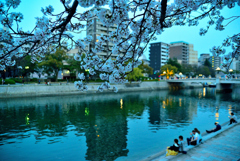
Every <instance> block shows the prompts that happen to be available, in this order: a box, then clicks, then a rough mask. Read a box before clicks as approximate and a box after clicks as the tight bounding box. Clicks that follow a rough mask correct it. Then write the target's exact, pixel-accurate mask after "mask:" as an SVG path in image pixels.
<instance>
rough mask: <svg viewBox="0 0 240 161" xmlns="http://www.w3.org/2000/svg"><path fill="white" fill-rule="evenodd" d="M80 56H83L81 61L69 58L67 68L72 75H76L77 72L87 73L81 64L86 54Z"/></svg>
mask: <svg viewBox="0 0 240 161" xmlns="http://www.w3.org/2000/svg"><path fill="white" fill-rule="evenodd" d="M79 55H81V61H76V60H75V59H74V58H73V57H69V59H68V60H67V64H68V65H66V66H65V68H67V69H68V70H69V71H70V74H76V72H79V73H85V70H84V69H82V68H81V66H80V64H81V63H82V62H83V59H84V58H85V54H79Z"/></svg>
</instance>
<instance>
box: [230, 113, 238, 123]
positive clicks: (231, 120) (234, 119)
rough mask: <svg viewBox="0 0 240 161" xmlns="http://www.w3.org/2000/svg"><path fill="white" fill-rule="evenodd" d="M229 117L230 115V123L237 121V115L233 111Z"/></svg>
mask: <svg viewBox="0 0 240 161" xmlns="http://www.w3.org/2000/svg"><path fill="white" fill-rule="evenodd" d="M228 117H229V119H230V123H229V125H231V124H232V123H237V116H236V115H234V113H233V112H232V113H231V116H228Z"/></svg>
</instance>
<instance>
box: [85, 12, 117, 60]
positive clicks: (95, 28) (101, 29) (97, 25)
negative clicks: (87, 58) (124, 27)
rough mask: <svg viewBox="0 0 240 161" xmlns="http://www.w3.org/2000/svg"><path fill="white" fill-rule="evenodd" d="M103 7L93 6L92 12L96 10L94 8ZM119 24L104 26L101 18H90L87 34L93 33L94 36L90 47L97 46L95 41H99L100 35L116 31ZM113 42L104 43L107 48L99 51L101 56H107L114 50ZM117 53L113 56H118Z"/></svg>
mask: <svg viewBox="0 0 240 161" xmlns="http://www.w3.org/2000/svg"><path fill="white" fill-rule="evenodd" d="M99 9H103V8H93V9H91V10H90V12H92V13H93V12H94V10H99ZM116 29H117V25H115V24H114V25H112V26H110V27H107V26H104V25H103V23H102V22H101V21H100V20H99V18H98V17H97V16H95V17H91V18H88V20H87V35H91V36H92V38H93V41H92V43H91V44H90V45H89V49H91V48H94V47H95V42H98V36H100V35H109V34H110V32H112V31H116ZM113 45H114V44H113V43H110V42H107V43H105V44H104V45H103V47H105V50H104V51H103V52H99V53H97V55H98V56H99V57H100V58H106V57H107V56H108V55H109V54H110V52H111V51H112V47H113ZM116 57H117V55H112V58H116Z"/></svg>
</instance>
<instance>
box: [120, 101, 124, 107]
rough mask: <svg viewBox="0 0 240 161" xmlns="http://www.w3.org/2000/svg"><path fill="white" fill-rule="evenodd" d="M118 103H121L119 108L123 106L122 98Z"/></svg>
mask: <svg viewBox="0 0 240 161" xmlns="http://www.w3.org/2000/svg"><path fill="white" fill-rule="evenodd" d="M120 104H121V106H120V108H121V109H122V108H123V100H122V99H121V100H120Z"/></svg>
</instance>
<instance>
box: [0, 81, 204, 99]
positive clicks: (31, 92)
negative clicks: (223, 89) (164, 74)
mask: <svg viewBox="0 0 240 161" xmlns="http://www.w3.org/2000/svg"><path fill="white" fill-rule="evenodd" d="M99 85H100V84H93V83H90V84H88V91H87V92H81V91H79V90H77V89H76V88H75V86H74V84H73V83H71V84H70V83H69V84H62V85H60V84H55V85H51V86H48V85H43V84H32V85H21V84H20V85H4V86H0V98H12V97H29V96H57V95H71V94H76V95H80V94H87V93H91V94H94V93H99V92H96V91H97V88H98V86H99ZM115 86H116V87H117V88H118V92H131V91H134V92H136V91H146V90H161V89H169V88H170V87H171V86H170V85H169V84H168V83H167V82H134V83H131V84H129V83H128V84H118V85H115ZM198 87H202V85H201V84H191V83H182V84H181V85H179V86H178V87H176V88H198ZM174 88H175V87H174ZM110 92H111V93H114V92H113V90H105V91H104V92H103V93H110Z"/></svg>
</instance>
